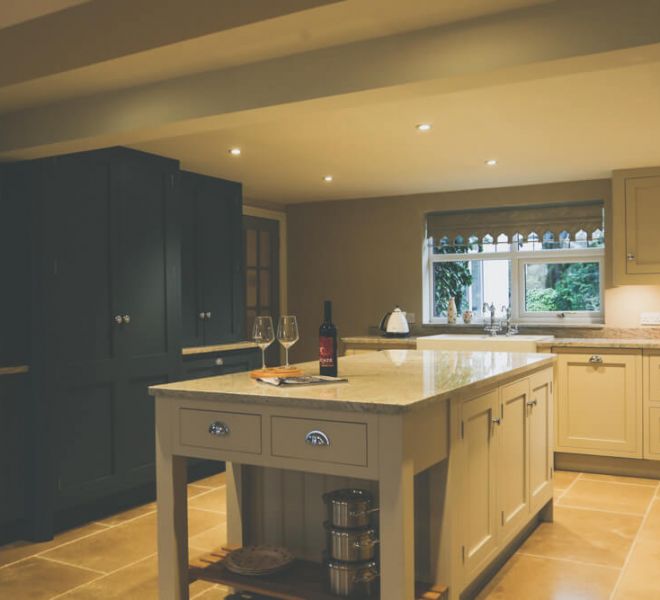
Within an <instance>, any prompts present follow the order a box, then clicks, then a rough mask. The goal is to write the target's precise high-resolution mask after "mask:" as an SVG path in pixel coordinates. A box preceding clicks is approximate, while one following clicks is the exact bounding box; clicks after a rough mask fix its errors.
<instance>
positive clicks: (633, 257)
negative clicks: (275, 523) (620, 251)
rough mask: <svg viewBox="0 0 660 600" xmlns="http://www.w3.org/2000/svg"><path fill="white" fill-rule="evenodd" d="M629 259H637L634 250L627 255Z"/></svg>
mask: <svg viewBox="0 0 660 600" xmlns="http://www.w3.org/2000/svg"><path fill="white" fill-rule="evenodd" d="M626 258H627V259H628V260H635V255H634V254H633V253H632V252H628V255H627V256H626Z"/></svg>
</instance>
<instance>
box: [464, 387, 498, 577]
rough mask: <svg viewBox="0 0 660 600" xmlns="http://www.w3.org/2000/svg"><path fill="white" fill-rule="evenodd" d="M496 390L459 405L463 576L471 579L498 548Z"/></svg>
mask: <svg viewBox="0 0 660 600" xmlns="http://www.w3.org/2000/svg"><path fill="white" fill-rule="evenodd" d="M499 413H500V408H499V402H498V392H497V391H493V392H490V393H488V394H485V395H483V396H479V397H478V398H475V399H474V400H470V401H468V402H465V403H464V404H463V405H462V409H461V414H462V422H461V433H462V450H463V457H464V461H463V464H465V465H469V469H466V471H465V473H464V476H463V482H464V487H463V495H462V502H463V505H462V515H463V519H462V527H461V528H462V532H463V534H462V535H463V542H462V546H463V547H462V552H463V563H464V567H465V577H466V579H467V580H470V579H472V577H474V576H475V575H477V574H478V573H479V571H480V570H481V569H482V568H483V567H484V566H485V565H486V563H487V562H488V561H489V560H490V558H491V557H492V556H493V554H494V553H495V551H496V550H497V541H498V535H497V534H498V515H497V484H496V479H497V477H498V473H497V454H498V449H497V440H498V439H499V438H498V436H499V432H498V431H497V425H496V424H495V423H494V419H496V418H498V417H499Z"/></svg>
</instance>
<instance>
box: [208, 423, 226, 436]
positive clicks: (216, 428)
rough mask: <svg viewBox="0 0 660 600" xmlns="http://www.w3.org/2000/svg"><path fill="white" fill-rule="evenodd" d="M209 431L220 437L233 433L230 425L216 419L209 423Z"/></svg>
mask: <svg viewBox="0 0 660 600" xmlns="http://www.w3.org/2000/svg"><path fill="white" fill-rule="evenodd" d="M209 433H210V434H211V435H217V436H219V437H226V436H228V435H229V434H230V433H231V430H230V429H229V425H227V424H226V423H223V422H222V421H215V422H213V423H211V424H210V425H209Z"/></svg>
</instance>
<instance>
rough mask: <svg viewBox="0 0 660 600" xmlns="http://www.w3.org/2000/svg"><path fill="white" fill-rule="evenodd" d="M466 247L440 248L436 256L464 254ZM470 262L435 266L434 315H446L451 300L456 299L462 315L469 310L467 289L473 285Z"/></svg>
mask: <svg viewBox="0 0 660 600" xmlns="http://www.w3.org/2000/svg"><path fill="white" fill-rule="evenodd" d="M466 251H467V248H466V247H464V246H448V245H447V246H439V247H436V248H435V249H434V252H435V253H436V254H464V253H465V252H466ZM469 264H470V263H469V262H467V261H465V262H443V263H435V264H434V265H433V314H434V315H436V316H439V315H442V314H446V312H447V306H448V305H449V299H450V298H452V297H453V298H454V299H455V302H456V309H457V310H458V313H459V314H460V313H461V312H462V311H463V310H465V309H467V308H468V301H467V288H468V287H469V286H470V285H472V273H471V272H470V266H469Z"/></svg>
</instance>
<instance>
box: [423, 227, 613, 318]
mask: <svg viewBox="0 0 660 600" xmlns="http://www.w3.org/2000/svg"><path fill="white" fill-rule="evenodd" d="M509 243H510V244H511V246H510V248H511V249H510V250H508V251H501V252H481V253H479V252H472V253H469V252H465V253H461V254H435V253H434V252H433V238H431V237H429V238H428V239H427V244H426V245H425V246H426V247H425V256H424V259H425V261H424V262H425V263H426V264H425V271H424V285H423V289H424V297H425V299H426V302H425V310H424V313H425V314H424V316H425V318H424V322H425V323H426V324H428V325H446V324H447V318H446V317H436V316H435V315H434V314H433V266H434V264H435V263H439V262H467V261H471V260H482V261H485V260H509V261H511V290H510V292H511V320H512V321H513V322H515V323H517V324H519V325H528V326H534V325H552V326H562V325H593V324H603V323H604V318H605V309H604V302H605V298H604V294H605V248H604V247H600V248H558V249H551V250H520V249H518V248H517V245H516V243H515V242H512V241H510V242H509ZM587 262H596V263H598V265H599V273H600V277H599V288H600V290H599V291H600V311H588V312H578V311H571V312H568V311H563V312H562V311H548V312H528V311H525V310H524V307H525V273H524V270H525V265H527V264H556V263H587ZM498 310H499V307H498ZM562 315H563V316H562ZM472 323H474V324H476V325H479V324H482V323H483V319H482V318H481V314H480V313H479V314H475V315H474V318H473V320H472Z"/></svg>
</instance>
